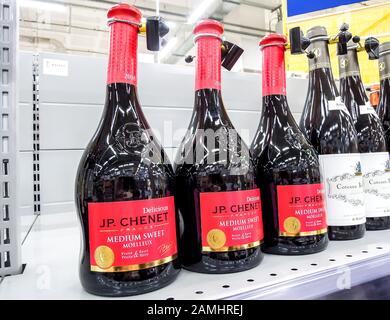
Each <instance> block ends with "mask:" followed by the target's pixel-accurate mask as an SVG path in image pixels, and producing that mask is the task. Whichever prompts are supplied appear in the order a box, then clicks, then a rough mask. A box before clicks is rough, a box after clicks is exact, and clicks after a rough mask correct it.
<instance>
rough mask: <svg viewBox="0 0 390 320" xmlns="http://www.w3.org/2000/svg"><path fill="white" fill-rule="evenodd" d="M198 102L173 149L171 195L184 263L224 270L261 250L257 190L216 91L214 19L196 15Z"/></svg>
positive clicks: (218, 33)
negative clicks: (174, 189) (173, 187)
mask: <svg viewBox="0 0 390 320" xmlns="http://www.w3.org/2000/svg"><path fill="white" fill-rule="evenodd" d="M194 34H195V41H196V45H197V55H196V57H197V63H196V84H195V106H194V111H193V114H192V119H191V122H190V125H189V128H188V131H187V133H186V135H185V137H184V138H183V141H182V143H181V145H180V147H179V150H178V154H177V156H176V163H175V165H176V170H175V174H176V187H177V193H176V203H177V205H178V208H179V213H180V218H181V219H182V223H183V231H182V233H181V234H180V241H179V253H180V257H181V261H182V263H183V266H184V268H186V269H188V270H191V271H196V272H203V273H228V272H237V271H243V270H247V269H250V268H253V267H255V266H257V265H258V264H259V263H260V261H261V260H262V258H263V254H262V252H261V250H260V243H261V241H262V240H263V230H262V228H263V226H262V217H261V202H260V190H259V189H258V188H257V186H256V183H255V174H254V167H253V164H252V161H251V158H250V155H249V149H248V147H247V146H246V145H245V143H244V141H242V139H241V137H240V136H239V135H238V134H237V132H236V130H235V129H234V127H233V125H232V123H231V121H230V119H229V117H228V115H227V113H226V110H225V107H224V105H223V102H222V97H221V37H222V34H223V26H222V24H221V23H219V22H217V21H214V20H205V21H202V22H200V23H198V24H197V25H196V27H195V29H194Z"/></svg>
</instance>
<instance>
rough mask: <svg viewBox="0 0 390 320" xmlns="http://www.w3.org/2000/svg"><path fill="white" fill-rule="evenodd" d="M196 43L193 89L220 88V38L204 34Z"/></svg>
mask: <svg viewBox="0 0 390 320" xmlns="http://www.w3.org/2000/svg"><path fill="white" fill-rule="evenodd" d="M196 43H197V55H196V57H197V60H196V71H195V72H196V74H195V91H198V90H201V89H215V90H221V40H220V39H218V38H214V37H207V36H205V37H200V38H198V40H197V41H196Z"/></svg>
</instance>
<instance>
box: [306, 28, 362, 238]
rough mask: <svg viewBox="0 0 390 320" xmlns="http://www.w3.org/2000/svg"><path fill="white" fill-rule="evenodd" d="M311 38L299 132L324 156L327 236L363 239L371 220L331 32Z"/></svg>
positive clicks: (313, 34)
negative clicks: (330, 44)
mask: <svg viewBox="0 0 390 320" xmlns="http://www.w3.org/2000/svg"><path fill="white" fill-rule="evenodd" d="M307 36H308V38H309V39H310V41H311V44H310V46H309V48H308V49H309V50H310V51H311V52H312V53H313V56H314V57H313V58H311V59H309V87H308V93H307V97H306V102H305V107H304V109H303V113H302V116H301V121H300V128H301V130H302V132H303V133H304V135H305V136H306V138H307V139H308V140H309V141H310V142H311V144H312V145H313V146H314V148H315V149H316V150H317V152H318V154H319V159H320V165H321V175H322V179H323V182H324V184H325V204H326V213H327V222H328V236H329V239H330V240H351V239H357V238H361V237H363V236H364V233H365V222H366V218H365V208H364V193H363V179H362V172H361V164H360V154H359V149H358V139H357V133H356V130H355V127H354V124H353V120H352V117H351V115H350V113H349V112H348V109H347V108H346V106H345V104H344V103H343V102H342V100H341V98H340V96H339V93H338V90H337V87H336V84H335V82H334V79H333V74H332V70H331V65H330V58H329V48H328V39H329V38H328V34H327V31H326V29H325V28H324V27H320V26H317V27H313V28H311V29H309V30H308V33H307Z"/></svg>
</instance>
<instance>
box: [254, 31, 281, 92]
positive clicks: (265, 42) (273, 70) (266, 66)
mask: <svg viewBox="0 0 390 320" xmlns="http://www.w3.org/2000/svg"><path fill="white" fill-rule="evenodd" d="M286 43H287V39H286V37H285V36H284V35H281V34H275V33H274V34H270V35H267V36H265V37H264V38H263V39H262V40H261V41H260V47H261V49H262V50H263V70H262V75H263V81H262V88H263V91H262V94H263V96H269V95H286V71H285V67H284V51H285V46H284V45H285V44H286Z"/></svg>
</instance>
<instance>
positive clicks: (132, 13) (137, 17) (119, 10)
mask: <svg viewBox="0 0 390 320" xmlns="http://www.w3.org/2000/svg"><path fill="white" fill-rule="evenodd" d="M141 17H142V14H141V11H139V10H138V9H137V8H135V7H133V6H130V5H128V4H127V3H121V4H117V5H115V6H113V7H112V8H111V9H110V10H108V13H107V18H108V19H115V18H116V19H121V20H127V21H131V22H134V23H138V24H139V23H140V22H141Z"/></svg>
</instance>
